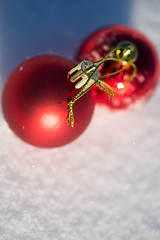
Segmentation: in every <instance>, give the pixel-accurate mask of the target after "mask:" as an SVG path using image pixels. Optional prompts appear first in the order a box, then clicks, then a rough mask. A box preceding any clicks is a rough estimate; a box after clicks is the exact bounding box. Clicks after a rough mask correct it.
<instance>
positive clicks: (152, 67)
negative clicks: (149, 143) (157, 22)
mask: <svg viewBox="0 0 160 240" xmlns="http://www.w3.org/2000/svg"><path fill="white" fill-rule="evenodd" d="M125 40H126V41H131V42H132V43H134V44H135V45H136V47H137V49H138V58H137V60H136V62H135V65H136V66H137V74H136V77H135V78H134V80H133V81H132V82H131V83H129V84H128V85H127V86H126V87H124V84H123V83H124V82H125V81H126V80H127V79H128V78H129V76H130V75H131V73H132V69H131V68H127V69H126V70H125V71H124V72H121V73H119V74H116V75H114V76H109V77H106V78H104V79H103V81H105V82H106V83H108V84H109V85H110V86H111V87H112V88H113V89H114V92H115V93H116V96H115V97H114V98H113V99H109V98H108V96H107V95H106V93H105V92H103V91H102V90H100V89H99V88H97V87H94V88H93V89H92V94H93V96H94V99H95V101H96V102H98V103H103V104H107V105H108V106H109V107H111V108H112V109H114V108H127V107H130V106H132V107H133V106H135V105H134V104H133V103H135V102H138V103H139V104H140V103H141V102H144V101H146V100H147V99H148V98H149V97H150V96H151V95H152V94H153V92H154V90H155V88H156V86H157V83H158V78H159V60H158V55H157V52H156V49H155V47H154V46H153V44H152V43H151V42H150V41H149V40H148V38H146V37H145V36H144V35H143V34H142V33H140V32H139V31H137V30H135V29H133V28H131V27H128V26H123V25H113V26H108V27H106V28H103V29H100V30H98V31H96V32H94V33H93V34H92V35H90V36H89V37H88V39H87V40H86V41H85V42H84V43H83V44H82V46H81V48H80V50H79V52H78V54H77V56H76V60H78V61H82V60H83V59H86V60H89V61H91V62H94V61H97V60H99V59H102V58H104V57H105V56H106V54H107V53H108V52H109V51H110V50H111V49H113V48H115V47H116V45H117V44H118V43H119V42H121V41H125ZM121 67H123V66H121V63H119V62H114V61H110V62H106V63H105V64H104V65H103V66H102V67H101V69H100V74H99V76H102V75H104V74H107V73H111V72H114V71H116V70H119V69H120V68H121ZM137 100H139V101H137Z"/></svg>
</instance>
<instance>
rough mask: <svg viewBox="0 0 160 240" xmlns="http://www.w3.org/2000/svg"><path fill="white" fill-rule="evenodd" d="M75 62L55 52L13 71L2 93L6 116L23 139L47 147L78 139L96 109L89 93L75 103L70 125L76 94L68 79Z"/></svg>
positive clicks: (10, 124)
mask: <svg viewBox="0 0 160 240" xmlns="http://www.w3.org/2000/svg"><path fill="white" fill-rule="evenodd" d="M73 65H75V62H72V61H70V60H67V59H65V58H62V57H59V56H54V55H42V56H37V57H33V58H31V59H29V60H26V61H24V62H23V63H21V64H20V65H19V66H17V67H16V68H15V69H14V70H13V72H12V73H11V74H10V76H9V78H8V80H7V82H6V85H5V87H4V90H3V95H2V109H3V113H4V117H5V119H6V121H7V122H8V124H9V127H10V128H11V129H12V130H13V132H14V133H15V134H16V135H18V136H19V137H20V138H21V139H23V140H24V141H26V142H28V143H30V144H32V145H35V146H38V147H44V148H51V147H58V146H62V145H64V144H67V143H69V142H71V141H73V140H74V139H76V138H77V137H78V136H79V135H80V134H81V133H82V132H83V131H84V130H85V128H86V127H87V125H88V124H89V122H90V120H91V116H92V113H93V107H94V106H93V101H92V96H91V95H90V93H87V94H85V95H84V96H83V97H82V98H81V99H79V101H77V102H76V103H75V104H74V106H73V111H74V117H75V127H74V128H72V127H71V126H69V125H67V116H68V105H67V100H68V98H69V97H73V96H74V95H76V93H77V92H76V90H75V89H74V86H73V85H72V84H71V83H70V82H69V81H67V72H68V71H69V69H70V68H71V67H72V66H73Z"/></svg>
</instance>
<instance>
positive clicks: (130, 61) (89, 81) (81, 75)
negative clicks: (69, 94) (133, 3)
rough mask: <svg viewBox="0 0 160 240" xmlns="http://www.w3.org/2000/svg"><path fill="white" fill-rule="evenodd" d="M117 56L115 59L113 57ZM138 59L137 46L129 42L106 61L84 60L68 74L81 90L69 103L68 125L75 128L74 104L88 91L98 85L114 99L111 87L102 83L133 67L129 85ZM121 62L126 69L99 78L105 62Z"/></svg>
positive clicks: (116, 49) (124, 42)
mask: <svg viewBox="0 0 160 240" xmlns="http://www.w3.org/2000/svg"><path fill="white" fill-rule="evenodd" d="M112 56H115V57H112ZM137 57H138V50H137V48H136V46H135V45H134V44H133V43H132V42H129V41H123V42H120V43H119V44H118V45H117V46H116V48H114V49H113V50H111V51H110V52H109V53H108V54H107V56H106V57H105V58H104V59H101V60H99V61H97V62H94V63H91V62H90V61H88V60H83V61H82V62H80V63H79V64H77V65H76V66H74V67H73V68H72V69H70V71H69V72H68V76H67V77H68V79H69V80H70V81H71V82H72V83H74V84H75V88H76V89H81V90H80V91H79V93H78V94H77V95H76V96H75V97H74V98H73V99H72V100H70V101H69V102H68V121H67V124H69V123H71V127H74V116H73V104H74V103H75V102H76V101H77V100H78V99H79V98H80V97H82V96H83V95H84V94H85V93H86V92H87V91H89V90H90V89H91V88H92V87H93V86H94V85H97V86H98V87H99V88H100V89H101V90H103V91H105V92H106V93H107V94H108V96H109V98H113V97H114V96H115V93H114V91H113V89H112V88H111V86H110V85H108V84H107V83H106V82H104V81H102V79H103V78H104V77H108V76H111V75H115V74H117V73H120V72H122V71H124V70H125V69H126V68H127V67H128V66H132V68H133V71H132V74H131V76H130V77H129V79H128V80H127V81H126V82H125V83H124V84H127V83H129V82H131V81H132V80H133V79H134V77H135V75H136V72H137V67H136V65H135V64H134V62H135V61H136V59H137ZM109 60H112V61H119V62H121V63H123V64H124V63H125V64H124V67H123V68H122V69H120V70H118V71H115V72H113V73H110V74H106V75H103V76H101V77H98V68H99V67H100V65H101V64H103V63H104V62H105V61H109Z"/></svg>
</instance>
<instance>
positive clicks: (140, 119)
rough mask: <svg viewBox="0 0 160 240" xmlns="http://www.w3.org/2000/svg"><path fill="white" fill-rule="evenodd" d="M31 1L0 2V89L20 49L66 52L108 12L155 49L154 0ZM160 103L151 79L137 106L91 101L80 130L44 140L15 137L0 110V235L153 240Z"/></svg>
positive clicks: (159, 226) (157, 224) (159, 210)
mask: <svg viewBox="0 0 160 240" xmlns="http://www.w3.org/2000/svg"><path fill="white" fill-rule="evenodd" d="M35 2H36V1H35ZM128 2H130V6H128ZM37 3H38V4H37V5H36V4H35V3H33V4H31V3H30V1H27V2H25V1H18V0H15V1H14V4H13V3H10V2H9V1H2V2H1V3H0V9H1V12H2V15H1V16H2V20H3V21H2V22H3V24H2V22H1V28H0V29H1V30H0V31H1V32H2V34H0V35H1V36H0V43H1V44H0V51H1V53H2V54H1V59H0V75H1V78H0V83H1V84H0V88H1V91H2V86H3V84H4V82H5V79H6V77H7V75H8V74H9V72H10V71H11V70H12V69H13V68H14V67H15V66H16V65H17V64H19V63H20V62H21V61H23V60H25V59H26V58H27V57H28V56H30V55H32V54H33V55H36V54H40V53H44V52H45V51H46V52H47V49H52V50H53V52H55V51H56V53H59V54H63V55H65V56H66V57H67V56H68V55H69V54H72V57H73V55H74V53H75V52H76V49H77V48H76V46H78V45H79V44H80V42H81V41H82V39H83V38H85V37H86V36H87V35H88V34H89V33H90V32H91V31H92V30H94V29H96V28H98V27H102V26H105V25H106V23H115V14H114V13H115V12H116V13H119V15H116V21H117V23H123V24H129V25H131V26H133V27H135V28H137V29H139V30H140V31H142V32H143V33H145V34H146V35H147V36H148V37H150V38H151V39H152V41H153V42H154V43H155V45H156V47H157V49H158V50H159V51H160V43H159V38H160V28H159V22H160V16H159V11H160V2H159V1H158V0H152V1H151V2H150V1H149V0H146V1H143V0H142V1H138V0H135V1H124V0H121V3H122V4H121V6H119V5H118V3H119V1H118V0H117V1H116V0H113V1H111V2H110V3H107V1H106V0H101V1H98V2H97V1H92V4H91V3H90V2H89V1H88V2H86V1H83V0H82V1H81V2H77V5H76V3H75V2H74V3H72V1H68V2H67V1H65V0H63V1H55V2H54V1H45V4H44V3H43V1H38V2H37ZM125 6H126V8H125ZM76 7H77V8H76ZM84 7H85V8H84ZM114 8H115V10H114ZM15 9H17V12H15ZM74 9H75V10H74ZM89 9H91V10H90V12H89ZM127 9H128V11H127ZM29 10H30V11H29ZM73 10H74V12H73ZM100 10H101V11H102V15H100V13H99V12H100ZM111 10H112V11H111ZM27 11H28V12H27ZM36 11H37V12H36ZM76 11H77V12H76ZM122 11H123V14H124V15H125V16H124V18H122V17H123V14H122ZM71 13H73V15H72V14H71ZM80 13H81V14H80ZM83 13H84V16H86V14H87V13H88V14H89V16H88V19H89V20H88V22H86V19H83ZM105 13H106V15H105ZM107 14H108V15H107ZM127 14H128V15H127ZM26 16H28V17H26ZM73 16H74V17H75V21H74V19H73V18H72V17H73ZM61 18H62V20H61ZM86 18H87V17H86ZM56 19H57V21H58V24H55V22H56ZM65 19H66V20H65ZM96 19H97V21H96ZM64 20H65V21H64ZM38 22H39V25H40V26H39V25H38V26H37V25H36V24H38ZM51 23H52V24H51ZM93 24H94V25H93ZM36 26H37V27H36ZM46 26H47V27H46ZM62 28H64V31H63V29H62ZM40 30H41V31H42V32H41V31H40ZM52 31H53V32H52ZM51 32H52V34H53V33H54V32H55V42H54V38H53V37H52V39H51V40H52V44H53V45H51V42H50V40H48V39H49V37H50V35H51ZM32 35H33V36H32ZM77 35H79V36H80V38H78V36H77ZM40 36H41V37H42V39H41V38H40ZM36 37H37V39H39V42H38V43H37V45H38V46H36V43H35V40H34V39H35V38H36ZM61 37H63V39H62V40H61V41H60V40H58V39H60V38H61ZM26 38H27V39H26ZM19 39H20V40H19ZM37 39H36V40H37ZM63 40H64V41H66V44H64V43H63ZM19 41H20V42H21V45H20V42H19ZM27 43H28V44H27ZM54 44H55V45H54ZM63 45H65V46H66V48H67V49H65V47H64V46H63ZM52 46H53V47H52ZM69 52H71V53H69ZM159 102H160V91H159V87H158V89H157V91H156V92H155V94H154V96H153V97H152V98H151V99H150V100H149V101H148V102H147V103H146V104H143V105H142V106H140V107H138V108H137V109H136V110H128V111H118V112H112V111H109V110H108V109H107V108H105V107H102V106H101V107H100V106H96V109H95V112H94V116H93V118H92V121H91V123H90V125H89V127H88V128H87V129H86V131H85V132H84V133H83V134H82V135H81V136H80V137H79V138H78V139H77V140H75V141H74V142H72V143H70V144H68V145H66V146H63V147H60V148H53V149H40V148H36V147H33V146H31V145H28V144H27V143H25V142H22V141H21V140H20V139H19V138H17V137H16V136H15V135H14V134H13V133H12V132H11V130H10V129H9V128H8V126H7V124H6V122H5V121H4V119H3V116H2V111H0V139H1V145H0V240H42V239H43V240H51V239H53V240H63V239H65V240H81V239H83V240H91V239H93V240H103V239H104V240H106V239H109V240H128V239H130V240H142V239H143V240H153V239H154V240H159V239H160V147H159V144H160V124H159V119H160V110H159Z"/></svg>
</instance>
